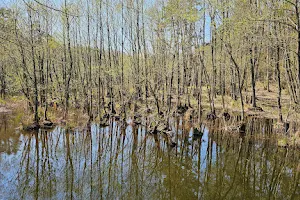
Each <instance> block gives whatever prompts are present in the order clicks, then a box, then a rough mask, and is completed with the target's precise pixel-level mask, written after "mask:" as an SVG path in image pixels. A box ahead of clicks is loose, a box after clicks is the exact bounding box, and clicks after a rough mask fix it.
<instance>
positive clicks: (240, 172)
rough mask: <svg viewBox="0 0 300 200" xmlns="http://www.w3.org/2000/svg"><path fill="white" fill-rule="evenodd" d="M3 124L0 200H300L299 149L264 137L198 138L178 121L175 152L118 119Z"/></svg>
mask: <svg viewBox="0 0 300 200" xmlns="http://www.w3.org/2000/svg"><path fill="white" fill-rule="evenodd" d="M1 118H2V119H1V120H0V199H300V186H299V179H300V164H299V160H300V153H299V150H293V149H285V148H278V147H277V146H276V145H273V143H272V142H271V141H270V140H268V139H261V138H263V137H261V133H257V134H252V136H246V137H239V136H228V134H223V133H222V132H221V131H212V129H211V128H210V127H209V126H208V125H207V126H204V125H201V130H202V132H203V136H202V138H195V137H193V124H191V123H188V122H183V121H182V120H180V119H177V120H174V122H173V124H172V127H173V133H174V134H173V140H174V141H175V142H176V143H177V146H176V147H175V148H170V147H169V145H167V143H166V142H165V139H164V138H163V137H162V136H159V135H158V136H156V135H151V134H148V133H147V131H146V130H145V127H141V126H127V125H126V126H124V125H121V124H120V123H119V122H114V121H111V123H110V126H109V127H105V128H103V127H100V126H99V125H97V124H92V125H91V126H89V127H86V128H85V129H80V130H75V131H70V130H66V129H64V128H62V127H56V128H55V129H54V130H52V131H42V130H41V131H39V132H38V133H21V132H20V131H17V130H15V128H16V125H15V121H14V119H13V118H11V117H10V116H2V117H1ZM194 125H195V124H194ZM198 125H199V124H198ZM213 126H218V125H213ZM256 135H259V137H256Z"/></svg>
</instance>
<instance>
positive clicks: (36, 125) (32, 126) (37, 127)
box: [23, 122, 41, 131]
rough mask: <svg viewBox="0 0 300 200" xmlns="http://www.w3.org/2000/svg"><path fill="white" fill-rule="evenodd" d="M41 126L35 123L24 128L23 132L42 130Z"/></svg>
mask: <svg viewBox="0 0 300 200" xmlns="http://www.w3.org/2000/svg"><path fill="white" fill-rule="evenodd" d="M40 127H41V126H40V125H39V124H38V123H36V122H35V123H33V124H30V125H28V126H23V130H24V131H37V130H39V129H40Z"/></svg>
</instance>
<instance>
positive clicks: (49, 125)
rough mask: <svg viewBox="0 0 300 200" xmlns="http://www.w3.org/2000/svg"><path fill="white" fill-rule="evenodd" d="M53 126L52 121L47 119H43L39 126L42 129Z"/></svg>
mask: <svg viewBox="0 0 300 200" xmlns="http://www.w3.org/2000/svg"><path fill="white" fill-rule="evenodd" d="M53 127H54V124H53V122H51V121H49V120H45V121H43V123H42V125H41V128H42V129H52V128H53Z"/></svg>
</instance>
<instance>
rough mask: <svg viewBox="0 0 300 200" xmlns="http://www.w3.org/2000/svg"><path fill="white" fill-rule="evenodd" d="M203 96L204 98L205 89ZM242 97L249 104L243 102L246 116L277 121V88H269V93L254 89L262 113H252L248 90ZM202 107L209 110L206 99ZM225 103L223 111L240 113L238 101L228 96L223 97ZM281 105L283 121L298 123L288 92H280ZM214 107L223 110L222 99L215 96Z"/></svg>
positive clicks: (299, 118) (299, 113)
mask: <svg viewBox="0 0 300 200" xmlns="http://www.w3.org/2000/svg"><path fill="white" fill-rule="evenodd" d="M203 94H204V95H205V96H207V95H206V93H205V89H204V92H203ZM243 95H244V96H245V97H246V99H248V100H249V102H244V106H245V114H246V115H248V116H256V117H260V118H270V119H278V105H277V101H278V98H277V97H278V93H277V88H276V87H275V86H271V87H270V91H267V90H265V89H264V88H263V87H257V89H256V104H257V107H260V108H262V110H263V111H253V110H252V109H251V108H252V105H251V103H250V99H251V92H250V89H249V90H248V92H244V93H243ZM203 102H204V103H203V106H204V107H205V108H209V103H208V101H207V99H204V100H203ZM224 102H225V110H226V111H227V112H231V113H238V112H241V106H240V100H239V99H238V100H236V101H235V100H233V99H232V98H231V97H229V96H224ZM281 105H282V109H281V110H282V115H283V120H284V121H287V122H288V121H298V122H300V108H299V107H296V106H295V105H292V104H291V101H290V97H289V94H288V91H286V90H283V91H282V97H281ZM215 107H216V109H217V110H223V106H222V97H221V96H217V98H216V99H215Z"/></svg>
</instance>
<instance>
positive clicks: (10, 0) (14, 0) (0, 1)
mask: <svg viewBox="0 0 300 200" xmlns="http://www.w3.org/2000/svg"><path fill="white" fill-rule="evenodd" d="M24 1H25V2H29V1H30V0H0V7H5V8H9V7H11V6H12V5H18V4H20V3H22V4H23V2H24ZM38 1H41V2H45V0H38ZM63 1H64V0H50V2H52V4H54V5H53V7H54V8H58V9H59V8H60V6H61V4H62V2H63ZM67 1H68V2H72V0H67ZM111 1H114V0H111ZM155 1H156V0H144V2H145V4H147V7H151V6H153V5H154V3H155ZM205 29H206V30H205V31H206V36H205V40H206V42H209V41H210V17H209V15H208V14H207V15H206V28H205Z"/></svg>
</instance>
